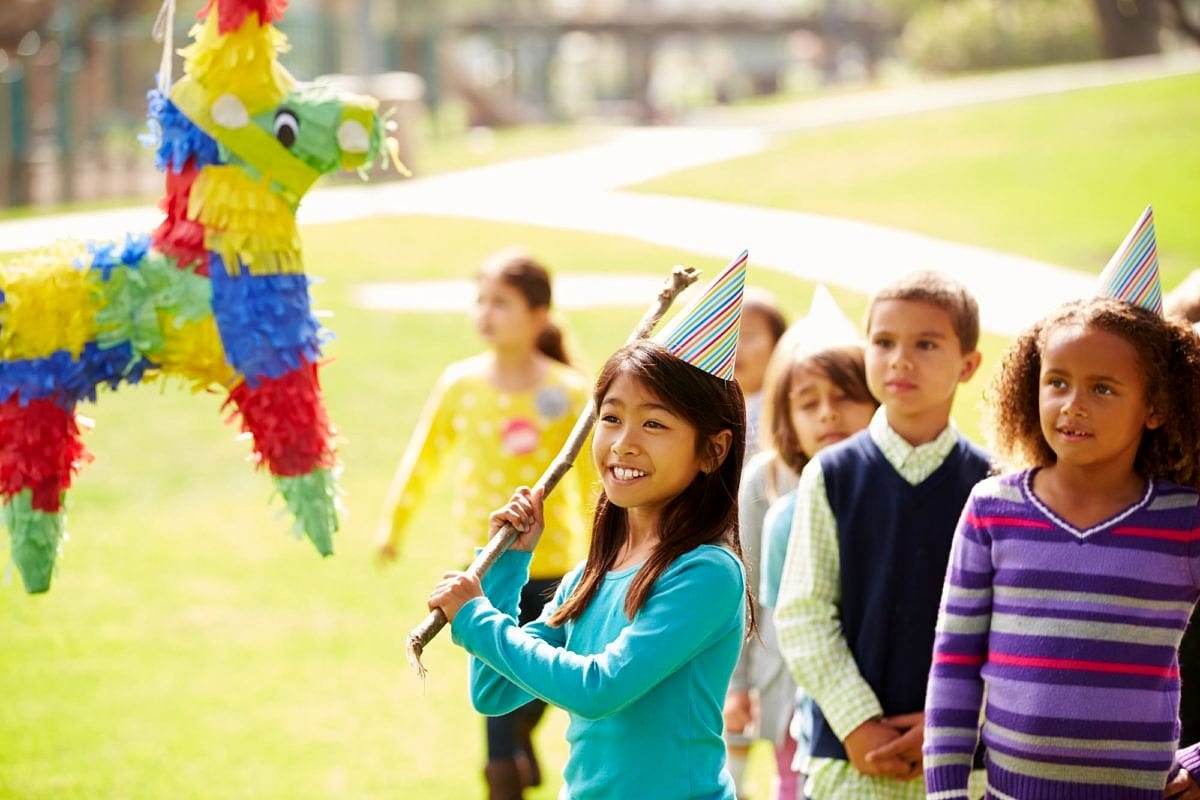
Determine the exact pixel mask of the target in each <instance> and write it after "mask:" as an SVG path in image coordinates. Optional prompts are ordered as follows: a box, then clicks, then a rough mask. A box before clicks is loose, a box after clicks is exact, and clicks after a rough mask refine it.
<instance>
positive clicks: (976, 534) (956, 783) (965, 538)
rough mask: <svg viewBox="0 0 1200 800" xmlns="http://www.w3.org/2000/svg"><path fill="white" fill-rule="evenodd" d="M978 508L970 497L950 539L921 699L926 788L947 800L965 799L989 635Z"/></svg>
mask: <svg viewBox="0 0 1200 800" xmlns="http://www.w3.org/2000/svg"><path fill="white" fill-rule="evenodd" d="M976 507H977V504H976V499H975V495H972V496H971V498H970V499H968V500H967V506H966V509H965V510H964V511H963V515H962V517H961V519H960V520H959V523H958V530H957V531H956V532H955V534H954V544H953V546H952V547H951V550H950V563H949V566H948V567H947V570H946V583H945V586H944V588H943V590H942V605H941V610H940V612H939V614H938V624H937V638H936V639H935V640H934V645H933V666H932V668H931V670H930V674H929V688H928V691H927V694H926V699H925V746H924V758H925V784H926V787H927V788H928V790H929V791H930V792H931V793H933V792H938V793H939V794H938V797H939V798H940V797H945V798H947V800H958V798H962V800H966V798H967V781H968V780H969V778H970V773H971V763H972V760H973V758H974V756H975V748H976V746H977V744H978V741H979V709H980V707H981V706H982V704H983V690H984V686H983V678H982V677H981V675H980V670H981V669H982V668H983V664H984V662H985V661H986V660H987V653H988V632H989V630H990V629H991V616H992V579H993V577H994V570H993V566H992V554H991V540H990V537H989V536H988V533H987V531H986V530H984V529H981V528H979V527H977V526H976V524H975V521H976V519H977V517H976Z"/></svg>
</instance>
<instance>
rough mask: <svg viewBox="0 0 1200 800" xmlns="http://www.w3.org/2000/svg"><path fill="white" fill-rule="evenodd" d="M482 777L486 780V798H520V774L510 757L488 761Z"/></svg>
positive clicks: (513, 799) (503, 799)
mask: <svg viewBox="0 0 1200 800" xmlns="http://www.w3.org/2000/svg"><path fill="white" fill-rule="evenodd" d="M483 777H484V778H485V779H486V780H487V786H488V800H522V798H523V794H522V792H521V776H520V774H519V773H518V772H517V764H516V762H515V761H513V760H512V759H497V760H496V761H489V762H488V763H487V766H485V767H484V768H483Z"/></svg>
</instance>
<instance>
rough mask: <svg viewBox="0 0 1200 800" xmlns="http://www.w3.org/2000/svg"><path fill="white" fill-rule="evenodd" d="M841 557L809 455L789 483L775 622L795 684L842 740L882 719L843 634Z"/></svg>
mask: <svg viewBox="0 0 1200 800" xmlns="http://www.w3.org/2000/svg"><path fill="white" fill-rule="evenodd" d="M840 561H841V559H840V555H839V552H838V542H837V521H836V520H835V519H834V516H833V509H831V508H830V506H829V498H828V497H827V495H826V494H825V476H824V474H823V473H822V472H821V464H820V462H819V461H811V462H809V464H808V466H806V467H805V468H804V472H803V473H801V475H800V483H799V486H797V489H796V512H795V515H794V517H793V521H792V534H791V537H790V540H789V541H788V548H787V555H786V556H785V557H784V565H783V578H782V579H781V582H780V585H779V603H778V606H777V607H776V610H775V625H776V628H777V630H778V633H779V648H780V650H781V651H782V652H783V657H784V660H785V661H787V664H788V668H789V669H790V670H791V671H792V675H793V676H794V677H795V678H796V683H797V684H798V685H799V686H800V688H802V689H803V690H804V691H805V692H806V693H808V695H809V696H810V697H812V698H813V701H814V702H815V703H816V704H817V705H818V706H819V707H820V708H821V712H822V713H823V714H824V715H825V719H826V720H827V721H828V722H829V725H830V727H831V728H832V730H833V732H834V733H835V734H836V735H837V737H838V738H839V739H841V740H842V741H843V742H845V741H846V738H847V736H849V735H850V734H851V733H853V732H855V731H856V730H857V729H858V728H859V727H860V726H862V725H863V724H864V723H868V722H870V721H872V720H875V719H878V718H879V717H881V716H882V715H883V707H882V706H881V705H880V703H879V699H878V698H877V697H876V696H875V692H874V690H873V689H871V686H870V684H868V683H867V681H866V679H865V678H863V676H862V673H861V672H859V669H858V664H857V663H856V662H855V660H854V655H853V653H851V652H850V645H849V644H848V643H847V642H846V637H845V635H844V634H843V633H842V620H841V609H840V603H841V593H842V592H841V572H840ZM882 743H883V742H882V741H880V742H878V744H882ZM856 766H857V765H856Z"/></svg>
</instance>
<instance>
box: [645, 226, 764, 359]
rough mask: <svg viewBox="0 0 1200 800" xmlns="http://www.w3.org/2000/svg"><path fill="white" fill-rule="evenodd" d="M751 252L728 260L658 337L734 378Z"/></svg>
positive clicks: (667, 345)
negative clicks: (734, 362) (734, 360)
mask: <svg viewBox="0 0 1200 800" xmlns="http://www.w3.org/2000/svg"><path fill="white" fill-rule="evenodd" d="M749 258H750V253H749V251H747V250H743V251H742V253H741V255H739V256H738V257H737V258H735V259H734V260H733V261H731V262H729V265H728V266H726V267H725V269H723V270H721V272H720V274H718V275H717V277H715V278H713V279H712V281H711V282H710V283H709V284H708V286H707V287H705V289H704V292H703V293H702V294H701V295H700V296H699V297H697V298H696V299H695V300H693V301H692V302H691V303H689V304H688V305H687V307H686V308H684V309H683V310H682V311H680V312H679V313H678V314H676V315H675V317H674V318H673V319H672V320H671V322H670V323H668V325H667V326H666V327H665V328H664V329H663V330H662V331H661V332H660V333H659V334H658V335H657V336H655V337H654V339H655V341H657V342H658V343H659V344H661V345H662V346H663V347H665V348H667V349H668V350H670V351H671V352H672V353H674V354H675V355H677V356H679V357H680V358H682V359H683V360H684V361H686V362H688V363H689V364H691V365H692V366H694V367H699V368H700V369H702V370H704V371H705V372H707V373H709V374H710V375H715V376H717V377H718V378H720V379H722V380H726V381H727V380H732V379H733V358H734V355H736V353H737V343H738V337H739V336H740V335H741V332H742V296H743V293H744V291H745V288H746V262H747V261H748V260H749Z"/></svg>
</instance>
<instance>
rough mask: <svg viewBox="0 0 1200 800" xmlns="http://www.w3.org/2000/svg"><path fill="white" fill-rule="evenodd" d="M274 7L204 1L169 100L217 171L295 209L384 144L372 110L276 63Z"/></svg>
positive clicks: (282, 45)
mask: <svg viewBox="0 0 1200 800" xmlns="http://www.w3.org/2000/svg"><path fill="white" fill-rule="evenodd" d="M283 6H284V3H282V2H272V1H271V0H213V2H212V3H210V4H209V5H208V6H207V7H206V8H205V10H204V11H203V12H201V14H202V19H201V21H200V22H199V23H198V24H197V25H195V26H194V27H193V28H192V32H191V33H192V37H193V42H192V44H191V45H189V46H188V47H186V48H184V50H183V51H182V54H183V57H184V75H183V77H182V78H181V79H180V80H179V82H178V83H176V84H175V86H174V87H172V88H171V90H170V95H169V96H170V99H171V101H172V102H173V103H174V104H175V105H176V106H178V108H179V109H180V111H182V112H183V114H184V115H185V116H187V117H188V119H190V120H191V121H192V122H193V123H194V124H195V125H196V126H197V127H198V128H200V129H201V130H202V131H204V133H206V134H208V135H209V136H210V137H212V138H213V139H214V140H215V141H216V142H217V145H218V146H219V147H220V149H221V151H222V154H223V156H224V157H223V159H222V160H223V161H224V162H225V163H227V164H236V165H238V166H240V167H241V168H242V169H243V170H245V172H246V173H247V174H248V175H250V177H252V178H254V179H255V180H265V181H267V182H269V184H270V185H271V187H272V188H273V189H275V190H276V191H278V192H279V193H280V194H281V195H283V196H284V198H285V199H286V200H287V201H288V203H289V204H290V205H292V206H295V205H296V204H297V203H298V202H299V200H300V198H301V197H303V196H304V194H305V193H306V192H307V191H308V190H309V188H310V187H311V186H312V184H313V183H314V182H315V181H316V179H317V178H319V177H320V176H321V175H324V174H326V173H329V172H333V171H334V170H337V169H339V168H341V169H357V168H359V167H362V166H365V165H366V164H368V163H370V162H371V161H372V160H373V159H375V158H376V157H377V156H378V155H379V153H380V151H381V147H382V144H383V139H384V137H383V121H382V119H381V118H380V115H379V103H378V101H377V100H375V99H374V98H370V97H364V96H360V95H352V94H347V93H344V92H340V91H338V90H336V89H334V88H333V87H332V86H328V85H325V84H320V83H314V84H308V83H301V82H299V81H297V80H296V79H295V78H293V77H292V75H291V74H290V73H289V72H288V71H287V70H286V69H284V67H283V66H282V65H281V64H280V63H279V60H278V56H279V54H280V53H283V52H285V51H286V50H287V49H288V44H287V38H286V37H285V36H284V35H283V34H282V33H281V32H279V31H278V30H277V29H276V28H275V27H274V26H273V25H271V22H272V21H273V20H275V19H278V18H279V15H280V14H281V13H282V11H283Z"/></svg>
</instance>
